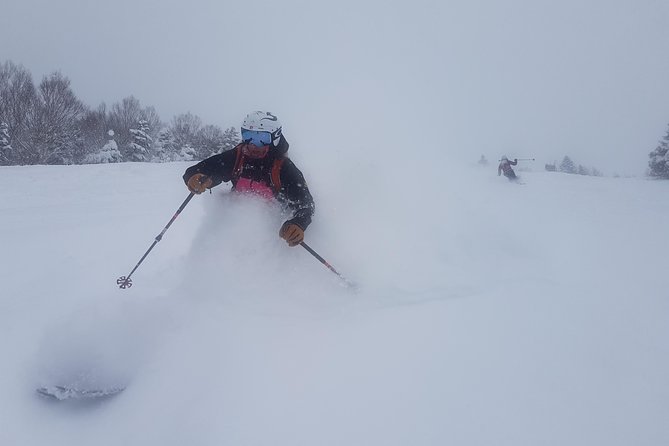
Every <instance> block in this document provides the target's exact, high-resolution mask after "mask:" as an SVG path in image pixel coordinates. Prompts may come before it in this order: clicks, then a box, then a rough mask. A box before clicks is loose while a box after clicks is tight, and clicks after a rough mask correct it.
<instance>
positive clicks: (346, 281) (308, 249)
mask: <svg viewBox="0 0 669 446" xmlns="http://www.w3.org/2000/svg"><path fill="white" fill-rule="evenodd" d="M300 245H301V246H302V247H303V248H304V249H306V250H307V251H308V252H309V254H311V255H312V256H314V257H316V259H317V260H318V261H319V262H321V263H322V264H323V265H325V266H326V267H327V268H328V269H329V270H330V271H332V272H333V273H335V274H336V275H337V276H339V278H340V279H341V280H343V281H344V283H345V284H346V285H347V286H348V287H349V288H352V287H355V284H354V283H353V282H351V281H350V280H348V279H347V278H346V277H344V276H342V275H341V274H340V273H339V272H338V271H337V270H336V269H334V267H333V266H332V265H330V264H329V263H328V262H327V260H325V259H324V258H323V257H321V256H320V255H319V254H318V253H317V252H316V251H314V250H313V249H311V247H310V246H309V245H307V244H306V243H305V242H302V243H300Z"/></svg>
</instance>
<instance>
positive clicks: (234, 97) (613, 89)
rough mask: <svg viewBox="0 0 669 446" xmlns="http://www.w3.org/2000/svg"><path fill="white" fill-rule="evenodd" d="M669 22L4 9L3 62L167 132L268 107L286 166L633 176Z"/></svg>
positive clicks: (560, 9)
mask: <svg viewBox="0 0 669 446" xmlns="http://www.w3.org/2000/svg"><path fill="white" fill-rule="evenodd" d="M668 19H669V3H667V2H665V1H661V0H641V1H638V0H637V1H635V0H608V1H605V0H590V1H586V2H583V1H579V0H566V1H561V2H557V1H547V0H539V1H536V0H510V1H507V2H497V1H494V0H478V1H477V0H474V1H465V0H461V1H460V0H458V1H427V0H418V1H412V2H393V3H392V4H387V2H382V1H367V2H359V1H355V2H354V1H352V0H344V1H341V2H328V3H322V4H319V3H315V2H308V1H298V0H289V1H282V2H276V1H267V0H260V1H257V2H252V3H250V2H241V1H240V2H234V3H233V2H219V1H214V0H210V1H208V0H193V1H190V2H163V1H149V0H139V1H135V0H133V1H130V0H119V1H116V2H113V3H101V4H97V3H91V2H87V1H85V0H64V1H59V2H52V1H50V0H22V1H20V2H19V1H16V0H11V2H10V3H9V4H6V5H3V13H2V17H0V42H2V45H1V46H0V60H12V61H13V62H15V63H19V64H22V65H24V66H25V67H26V68H27V69H29V70H30V71H31V72H32V73H33V76H34V78H35V79H36V80H39V79H40V78H41V77H42V76H43V75H46V74H48V73H50V72H52V71H55V70H60V71H61V72H62V73H63V74H65V75H66V76H68V77H69V78H70V79H71V81H72V87H73V89H74V91H75V92H76V94H77V95H78V96H79V97H80V98H81V99H82V100H83V101H84V102H86V103H87V104H88V105H91V106H96V105H97V104H99V103H101V102H105V103H107V104H112V103H114V102H117V101H119V100H120V99H122V98H123V97H125V96H128V95H134V96H135V97H137V98H138V99H139V100H140V101H141V102H142V104H143V105H152V106H154V107H156V109H157V111H158V112H159V113H160V115H161V117H162V118H163V120H165V121H169V120H170V119H171V118H172V116H174V115H176V114H179V113H185V112H187V111H191V112H192V113H194V114H197V115H198V116H200V117H201V118H202V119H203V121H204V122H205V123H211V124H216V125H220V126H224V127H228V126H233V125H234V126H237V125H239V123H240V122H241V119H242V118H243V116H244V115H245V114H246V113H247V112H248V111H251V110H254V109H266V110H271V111H273V112H274V113H276V114H277V115H278V116H279V118H280V119H281V120H282V122H283V124H284V130H285V134H286V136H287V137H288V139H289V141H291V143H292V144H293V147H294V148H295V149H294V150H292V151H291V153H293V155H294V156H295V155H296V154H298V156H299V154H300V153H301V154H302V155H303V156H307V157H309V156H311V157H314V158H317V157H320V156H321V155H322V154H323V152H329V153H331V152H332V151H336V152H338V153H339V154H344V155H353V154H355V155H359V154H361V153H363V152H364V154H365V155H366V156H367V155H369V156H370V157H377V158H378V157H383V158H384V159H393V160H397V161H396V162H402V160H403V159H405V158H407V157H419V158H425V159H428V160H431V161H436V162H440V163H444V164H448V162H449V160H451V159H458V160H471V161H472V162H475V161H476V160H477V159H478V158H479V157H480V155H481V154H485V155H486V156H487V157H488V158H489V159H496V158H497V157H499V156H500V155H502V154H506V155H509V156H510V157H519V158H521V157H522V158H526V157H529V158H536V160H537V161H536V162H535V163H534V164H533V165H532V166H531V167H532V168H534V169H536V170H540V169H543V163H545V162H553V161H558V162H559V161H560V160H561V159H562V157H563V156H565V155H569V156H570V157H571V158H572V159H574V161H575V162H577V163H580V164H583V165H585V166H592V167H596V168H597V169H599V170H601V171H603V172H604V174H607V175H612V174H621V175H641V174H643V173H644V170H645V168H646V165H647V161H648V156H647V155H648V152H650V151H651V150H653V149H654V148H655V146H656V145H657V141H658V140H659V139H660V138H661V137H662V136H663V135H664V133H665V130H666V125H667V122H668V121H669V87H668V86H667V82H666V80H667V79H669V58H667V57H666V54H667V47H668V45H669V27H667V26H666V23H667V22H668ZM391 142H392V143H393V144H392V146H393V147H401V148H402V150H400V152H401V153H390V151H389V150H388V149H387V147H388V146H389V143H391ZM395 151H397V149H396V150H395Z"/></svg>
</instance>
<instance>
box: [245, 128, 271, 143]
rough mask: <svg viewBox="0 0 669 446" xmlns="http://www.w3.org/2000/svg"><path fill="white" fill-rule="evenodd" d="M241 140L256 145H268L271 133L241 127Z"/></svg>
mask: <svg viewBox="0 0 669 446" xmlns="http://www.w3.org/2000/svg"><path fill="white" fill-rule="evenodd" d="M242 140H243V141H244V142H249V143H251V144H253V145H254V146H256V147H262V146H268V145H269V144H270V143H271V142H272V134H271V133H270V132H260V131H258V130H246V129H242Z"/></svg>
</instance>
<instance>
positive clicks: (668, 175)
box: [648, 128, 669, 179]
mask: <svg viewBox="0 0 669 446" xmlns="http://www.w3.org/2000/svg"><path fill="white" fill-rule="evenodd" d="M648 156H649V157H650V161H648V167H649V171H648V174H649V175H650V176H652V177H658V178H665V179H669V128H668V129H667V134H666V135H664V138H662V140H661V141H660V143H659V144H658V146H657V147H656V148H655V150H653V151H652V152H650V153H649V154H648Z"/></svg>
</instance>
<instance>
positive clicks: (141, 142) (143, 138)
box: [127, 119, 153, 161]
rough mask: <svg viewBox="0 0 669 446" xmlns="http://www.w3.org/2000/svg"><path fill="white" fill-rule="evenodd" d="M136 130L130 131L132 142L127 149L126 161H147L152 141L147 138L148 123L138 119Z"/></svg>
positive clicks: (149, 137)
mask: <svg viewBox="0 0 669 446" xmlns="http://www.w3.org/2000/svg"><path fill="white" fill-rule="evenodd" d="M138 126H139V128H138V129H130V134H132V137H133V140H132V142H131V143H130V147H129V148H128V154H127V156H128V161H149V158H150V157H149V149H150V148H151V143H152V142H153V139H152V138H151V136H149V123H148V121H146V120H145V119H140V120H139V122H138Z"/></svg>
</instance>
